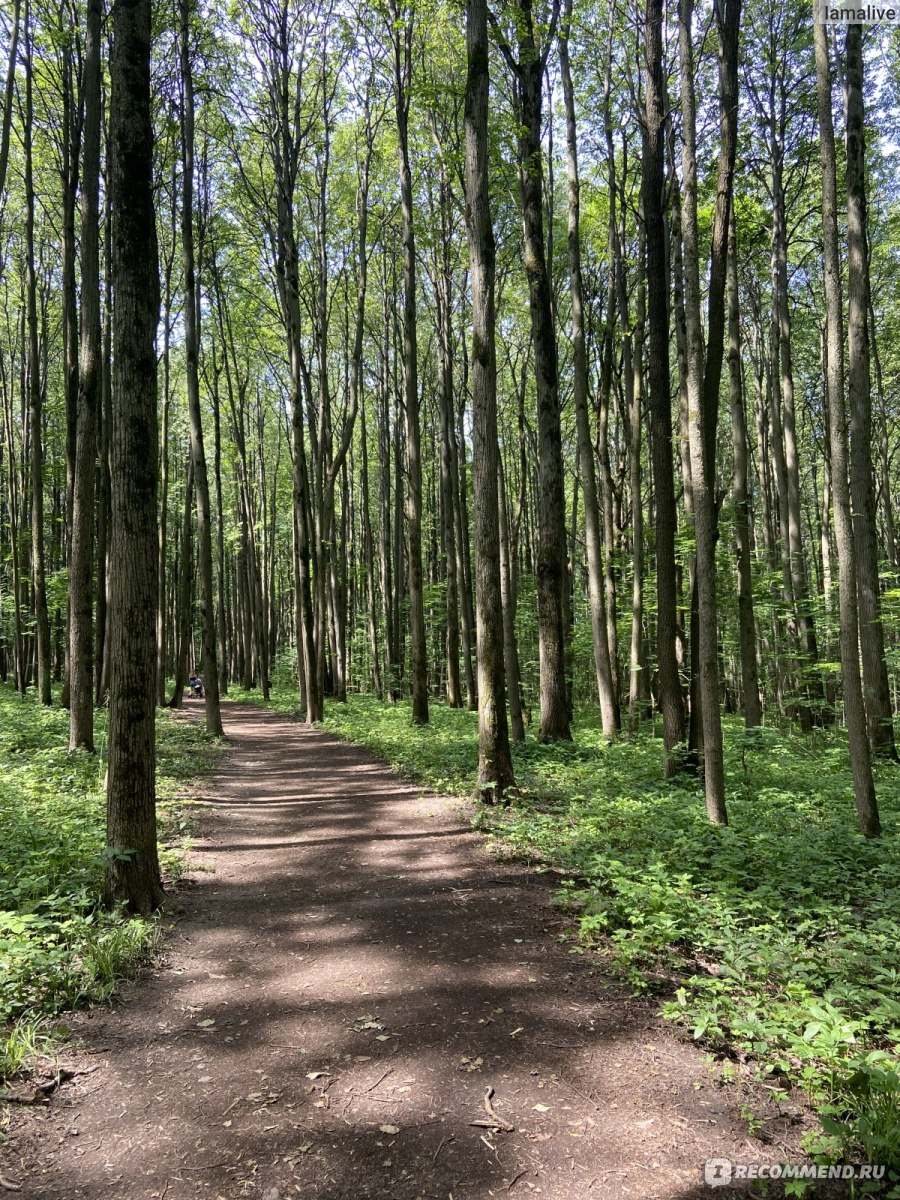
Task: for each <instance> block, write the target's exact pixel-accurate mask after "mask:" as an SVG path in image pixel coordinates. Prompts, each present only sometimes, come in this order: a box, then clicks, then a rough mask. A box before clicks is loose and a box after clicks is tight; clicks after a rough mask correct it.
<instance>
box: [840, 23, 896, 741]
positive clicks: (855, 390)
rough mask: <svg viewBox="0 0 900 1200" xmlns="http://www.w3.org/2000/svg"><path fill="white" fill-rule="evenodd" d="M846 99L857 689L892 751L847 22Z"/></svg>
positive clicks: (857, 88)
mask: <svg viewBox="0 0 900 1200" xmlns="http://www.w3.org/2000/svg"><path fill="white" fill-rule="evenodd" d="M844 69H845V71H846V81H847V89H846V97H847V100H846V103H847V259H848V262H847V292H848V296H847V327H848V339H847V340H848V355H847V357H848V364H847V366H848V378H849V398H850V494H851V497H852V500H853V536H854V540H855V542H856V584H857V591H858V593H859V641H860V647H861V650H862V666H863V695H864V697H865V704H866V723H867V726H868V731H869V742H870V744H871V746H872V750H873V751H874V753H875V754H876V755H878V757H880V758H892V759H896V758H897V748H896V746H895V744H894V722H893V714H892V712H891V694H890V689H889V687H888V677H887V663H886V660H885V653H884V627H883V625H882V623H881V595H880V591H879V582H878V541H877V529H876V517H875V468H874V464H873V462H872V380H871V372H870V366H869V330H868V317H869V247H868V228H867V226H868V216H867V213H866V123H865V111H864V105H863V59H862V26H861V25H848V26H847V40H846V45H845V50H844Z"/></svg>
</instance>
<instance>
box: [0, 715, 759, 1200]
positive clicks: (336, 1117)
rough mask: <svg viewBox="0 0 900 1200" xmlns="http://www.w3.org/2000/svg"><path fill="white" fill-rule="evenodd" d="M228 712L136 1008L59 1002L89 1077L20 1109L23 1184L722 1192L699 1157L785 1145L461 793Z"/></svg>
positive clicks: (311, 734) (387, 1193)
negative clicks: (493, 852)
mask: <svg viewBox="0 0 900 1200" xmlns="http://www.w3.org/2000/svg"><path fill="white" fill-rule="evenodd" d="M191 707H194V705H191ZM197 707H199V706H197ZM223 709H224V718H225V726H226V732H227V734H228V736H229V738H230V739H231V741H232V745H233V749H232V751H231V752H230V753H229V754H228V756H227V758H226V759H225V760H224V763H223V765H222V766H221V768H220V769H219V770H218V771H217V773H216V774H215V775H214V776H213V777H212V778H211V779H209V780H203V781H202V783H201V787H202V791H203V795H204V799H203V804H204V805H205V807H206V812H205V813H204V814H203V815H202V818H201V822H200V828H199V832H198V837H197V839H196V843H195V851H194V852H193V853H192V854H191V868H190V876H189V881H188V885H187V886H186V887H185V888H184V889H183V890H182V893H181V900H182V902H183V905H184V912H183V913H182V914H181V915H180V916H179V917H177V918H170V919H169V921H168V922H167V924H168V923H171V926H172V927H171V929H170V930H169V931H168V933H167V936H166V938H165V941H164V949H163V954H162V958H161V959H160V960H158V961H157V962H156V964H155V965H154V967H153V968H152V969H151V970H148V971H146V972H144V973H143V975H142V976H141V978H140V979H139V981H138V983H137V984H136V985H134V986H131V987H129V988H128V989H127V990H126V993H125V995H124V996H123V998H122V999H121V1001H119V1002H117V1003H116V1004H115V1006H114V1007H112V1008H111V1009H97V1010H94V1011H93V1012H89V1013H83V1014H80V1015H77V1016H76V1017H74V1018H73V1019H72V1021H71V1022H70V1023H71V1024H72V1025H73V1026H74V1028H75V1031H76V1039H77V1041H78V1043H80V1045H81V1047H82V1049H81V1050H79V1051H77V1052H76V1051H68V1052H67V1053H66V1055H65V1056H64V1057H65V1061H66V1063H67V1064H68V1065H73V1066H75V1067H76V1068H78V1069H79V1070H80V1071H81V1072H82V1073H80V1074H78V1075H76V1076H75V1078H74V1079H73V1080H72V1081H71V1082H69V1083H67V1084H65V1085H64V1086H63V1087H62V1088H61V1089H60V1090H59V1092H58V1093H57V1094H56V1095H55V1096H54V1098H53V1102H52V1104H51V1105H50V1106H49V1107H47V1108H45V1109H41V1110H30V1111H28V1112H17V1113H16V1114H15V1115H14V1119H13V1125H12V1130H11V1136H10V1140H9V1142H8V1144H7V1146H6V1149H5V1152H4V1154H3V1164H2V1175H4V1176H6V1177H7V1178H9V1177H12V1178H13V1179H15V1180H18V1181H19V1182H20V1183H21V1185H22V1190H21V1192H20V1193H17V1195H21V1196H22V1197H23V1198H24V1197H28V1198H34V1200H189V1198H193V1197H196V1196H202V1197H210V1198H211V1200H212V1198H222V1200H237V1198H240V1197H251V1198H254V1200H288V1198H289V1197H292V1196H301V1197H304V1198H306V1200H313V1198H315V1200H359V1198H362V1197H370V1198H378V1200H415V1198H416V1197H422V1200H425V1198H428V1200H431V1198H434V1200H448V1197H452V1198H453V1200H473V1198H474V1200H487V1197H490V1196H507V1195H510V1196H512V1197H513V1198H514V1200H519V1198H521V1197H527V1196H534V1195H541V1196H543V1197H544V1198H545V1200H570V1198H573V1200H574V1198H576V1197H577V1198H578V1200H590V1198H594V1197H637V1198H640V1200H650V1198H651V1197H657V1198H660V1200H661V1198H663V1197H665V1198H666V1200H688V1198H691V1197H697V1198H699V1197H704V1196H706V1197H709V1196H712V1195H715V1196H718V1197H722V1196H726V1195H729V1194H732V1193H731V1190H730V1189H725V1188H719V1189H717V1190H716V1191H715V1192H712V1191H710V1189H709V1188H707V1187H705V1186H704V1185H703V1184H701V1182H700V1174H699V1168H700V1166H701V1164H702V1163H703V1162H704V1161H705V1160H706V1159H707V1158H711V1157H717V1156H723V1157H726V1158H733V1159H739V1160H743V1161H748V1160H754V1159H758V1160H762V1161H768V1160H770V1159H771V1158H772V1157H773V1154H772V1149H771V1148H770V1149H769V1151H768V1153H767V1152H766V1149H765V1148H764V1147H761V1146H760V1145H759V1143H757V1142H753V1141H752V1140H749V1139H748V1138H747V1136H746V1134H745V1133H744V1132H743V1126H744V1123H743V1122H742V1121H741V1120H740V1119H739V1117H738V1115H737V1113H736V1112H735V1106H736V1104H737V1101H738V1099H739V1098H738V1097H737V1096H736V1095H735V1094H733V1093H731V1092H729V1091H724V1090H722V1089H720V1088H717V1087H716V1085H715V1083H714V1081H713V1080H712V1079H711V1078H710V1076H709V1075H708V1073H707V1070H706V1066H705V1060H704V1056H703V1054H702V1053H701V1052H700V1051H699V1050H696V1049H695V1048H694V1047H692V1046H689V1045H685V1044H683V1043H681V1042H679V1041H678V1040H677V1039H676V1038H675V1037H674V1036H673V1034H672V1033H671V1032H670V1031H669V1030H668V1029H667V1028H666V1027H665V1026H664V1025H663V1023H662V1022H660V1021H659V1020H658V1019H657V1018H656V1017H655V1016H654V1015H653V1006H652V1005H649V1004H647V1003H644V1002H641V1001H637V1000H634V999H631V998H630V997H628V996H627V995H624V994H623V993H622V991H621V990H620V989H619V988H617V987H616V986H615V985H613V984H611V983H610V982H609V981H607V980H605V979H604V978H603V976H602V975H600V974H598V973H597V970H596V967H595V966H592V964H591V963H590V962H589V961H588V960H586V959H583V958H580V957H578V956H575V955H573V954H571V953H569V951H568V948H567V946H566V945H564V944H562V943H561V942H560V941H559V938H558V934H559V932H560V928H561V919H560V915H559V913H558V912H557V911H556V910H555V909H554V908H553V906H552V904H551V896H552V891H551V886H552V885H550V884H549V883H548V881H547V879H546V878H545V877H541V876H539V875H536V874H535V873H534V872H531V871H529V870H527V869H525V868H523V867H520V866H517V865H510V864H508V863H503V862H499V861H497V860H496V859H495V858H493V857H491V856H490V855H489V854H488V852H487V851H486V850H485V849H484V847H483V842H482V839H481V838H480V837H479V836H478V835H476V834H473V833H472V832H471V831H470V830H469V829H468V827H467V824H466V822H465V818H464V815H463V814H461V811H460V805H459V802H458V801H452V800H448V799H445V798H442V797H437V796H433V795H427V794H423V793H422V792H421V791H420V790H419V789H418V788H417V787H415V786H412V785H410V784H408V783H405V782H403V781H401V780H400V779H398V777H397V776H396V775H394V774H393V773H392V772H391V771H390V770H389V769H388V768H387V767H385V766H384V765H383V764H380V763H378V762H376V761H375V760H374V759H373V758H372V757H371V756H369V755H368V754H367V753H365V752H364V751H362V750H360V749H358V748H356V747H353V746H350V745H347V744H344V743H342V742H339V741H336V740H335V739H334V738H332V737H329V736H328V735H326V734H324V733H322V732H318V731H312V730H308V729H306V728H303V727H302V726H300V725H298V724H296V723H295V722H293V721H291V720H289V719H288V718H286V717H283V716H279V715H277V714H273V713H271V712H266V711H261V710H258V709H252V708H247V707H243V706H240V705H236V704H232V703H226V704H225V705H224V706H223ZM86 1068H87V1070H86ZM85 1071H86V1073H85ZM489 1087H490V1088H493V1089H494V1092H493V1106H494V1109H495V1112H496V1116H497V1117H498V1118H499V1123H504V1124H506V1125H507V1126H508V1127H509V1129H508V1130H507V1131H504V1130H503V1129H499V1130H497V1129H494V1130H492V1129H491V1128H489V1127H488V1126H487V1125H485V1122H489V1121H490V1117H489V1116H488V1112H487V1110H486V1107H485V1103H484V1098H485V1092H486V1089H488V1088H489ZM478 1122H481V1123H480V1124H478Z"/></svg>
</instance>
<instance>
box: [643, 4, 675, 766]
mask: <svg viewBox="0 0 900 1200" xmlns="http://www.w3.org/2000/svg"><path fill="white" fill-rule="evenodd" d="M662 20H663V11H662V0H646V7H645V19H644V54H645V65H646V73H645V94H644V106H645V116H644V127H643V137H644V146H643V159H644V164H643V183H642V206H643V210H644V227H645V229H646V236H647V330H648V337H649V348H650V357H649V369H648V373H647V382H648V390H649V401H650V458H651V464H652V470H653V484H654V489H655V490H654V499H655V505H656V507H655V532H656V593H657V600H656V603H657V614H656V643H657V670H658V672H659V706H660V708H661V709H662V717H663V739H664V744H665V750H666V774H667V775H674V774H676V772H677V771H678V770H679V761H678V758H677V756H676V754H675V748H676V746H678V745H679V744H680V743H681V742H683V741H684V731H685V726H684V701H683V700H682V696H681V683H680V681H679V678H678V661H677V658H676V641H677V630H678V615H677V607H676V597H675V480H674V472H673V468H672V401H671V393H670V384H669V303H668V297H669V288H668V279H667V270H666V224H665V200H664V190H663V189H664V162H665V120H666V118H665V108H664V90H663V89H664V82H663V70H662Z"/></svg>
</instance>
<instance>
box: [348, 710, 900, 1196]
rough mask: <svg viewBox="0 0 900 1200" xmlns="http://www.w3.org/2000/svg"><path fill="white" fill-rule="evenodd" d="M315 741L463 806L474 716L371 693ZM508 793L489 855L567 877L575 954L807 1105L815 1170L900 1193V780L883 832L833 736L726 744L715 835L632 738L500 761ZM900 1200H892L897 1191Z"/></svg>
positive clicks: (887, 780) (471, 778)
mask: <svg viewBox="0 0 900 1200" xmlns="http://www.w3.org/2000/svg"><path fill="white" fill-rule="evenodd" d="M325 727H326V728H327V729H328V730H329V731H330V732H332V733H335V734H337V735H338V736H340V737H343V738H346V739H348V740H351V741H354V742H358V743H360V744H362V745H365V746H367V747H368V748H369V749H371V750H372V751H374V752H375V753H376V754H378V755H379V756H380V757H381V758H383V759H385V760H386V761H387V762H388V763H390V764H391V766H393V767H394V768H396V769H397V770H398V771H400V772H401V773H403V774H404V775H407V776H409V777H411V778H414V779H416V780H418V781H420V782H421V783H423V784H425V785H427V786H428V787H430V788H434V789H437V790H440V791H443V792H449V793H452V794H456V795H471V794H472V793H473V791H474V785H475V773H476V768H477V739H476V716H475V714H472V713H467V712H461V711H452V710H450V709H448V708H446V706H444V705H434V706H433V707H432V715H431V723H430V724H429V726H428V727H427V728H416V727H414V726H412V724H411V722H410V714H409V708H408V706H407V705H406V704H401V705H398V706H396V707H393V708H390V707H386V706H383V705H381V704H379V703H378V702H377V701H375V700H373V699H371V698H366V697H353V698H352V699H351V701H350V703H349V704H347V705H336V704H330V705H329V706H328V711H327V715H326V721H325ZM514 758H515V769H516V779H517V783H518V785H519V794H518V795H517V797H516V798H515V800H514V802H513V804H512V805H511V806H510V807H509V808H507V809H495V810H493V809H492V810H481V812H480V813H479V816H478V818H477V823H478V824H479V825H480V826H481V827H482V828H485V829H486V830H487V832H488V834H489V836H490V837H491V838H492V839H493V840H494V842H495V844H496V845H497V846H498V848H500V849H501V850H502V851H503V852H506V853H512V854H514V855H516V856H518V857H521V858H524V859H528V860H532V861H538V862H541V863H544V864H547V865H551V864H552V865H553V866H555V867H556V868H558V869H560V870H562V871H563V872H564V873H565V878H564V881H563V886H562V889H561V895H560V899H561V901H562V903H563V904H564V907H565V909H566V910H567V912H569V913H570V914H571V928H570V936H571V949H572V952H573V953H584V952H586V951H587V950H588V949H590V950H591V951H592V952H595V953H598V954H600V955H602V956H604V957H605V958H606V960H607V961H608V963H609V965H610V967H611V968H612V969H613V970H615V971H616V972H617V973H618V974H620V975H622V976H624V977H625V978H626V979H627V980H628V981H629V982H630V984H631V985H632V986H633V987H634V988H636V989H637V990H639V991H643V992H651V993H653V994H654V995H656V996H658V997H659V999H660V1002H661V1009H662V1013H663V1015H664V1016H665V1017H666V1018H668V1019H669V1020H672V1021H675V1022H677V1023H679V1024H680V1025H682V1026H684V1027H685V1028H686V1029H687V1030H689V1031H690V1034H691V1036H693V1037H694V1038H695V1039H696V1040H697V1041H698V1042H701V1043H702V1044H704V1045H706V1046H708V1047H711V1048H713V1049H714V1050H715V1051H717V1052H719V1053H720V1054H721V1055H723V1056H728V1057H730V1058H732V1059H737V1060H739V1061H741V1062H743V1063H745V1064H747V1067H748V1070H749V1071H750V1072H751V1073H755V1074H757V1075H758V1076H761V1077H766V1078H768V1079H770V1080H775V1081H781V1082H783V1083H786V1084H787V1083H789V1084H791V1085H799V1086H802V1087H803V1088H804V1089H805V1090H806V1092H807V1095H808V1097H809V1099H810V1102H811V1103H813V1104H815V1105H816V1107H817V1108H818V1109H819V1112H820V1116H821V1119H822V1124H823V1132H822V1135H821V1136H820V1137H818V1138H816V1139H815V1140H814V1142H813V1143H812V1144H811V1145H810V1149H811V1150H812V1151H814V1152H816V1153H818V1154H820V1155H822V1156H823V1157H824V1158H829V1157H831V1158H834V1157H835V1156H837V1155H854V1156H856V1157H858V1158H861V1159H862V1160H863V1161H869V1162H874V1163H885V1164H886V1165H888V1166H889V1167H891V1168H893V1171H894V1173H895V1183H896V1182H900V1076H898V1058H900V837H898V818H900V771H898V769H897V768H896V767H892V766H884V767H881V768H880V769H879V773H878V781H877V783H878V795H879V801H880V805H881V811H882V821H883V825H884V835H883V837H882V838H880V839H878V840H874V841H873V840H866V839H864V838H862V837H861V836H860V835H859V834H858V833H857V831H856V827H855V815H854V807H853V787H852V779H851V775H850V767H849V759H848V753H847V748H846V743H845V742H844V740H843V739H842V737H841V736H840V734H839V733H836V732H829V733H823V732H820V731H817V732H816V733H815V734H813V735H811V736H808V737H803V736H801V735H799V734H797V733H794V732H792V731H783V730H777V729H762V730H756V731H753V732H751V733H748V732H746V731H744V730H743V728H742V727H741V726H740V725H739V724H738V723H736V722H731V723H729V724H728V726H727V729H726V770H727V785H728V797H729V801H728V803H729V817H730V822H731V824H730V825H729V827H728V828H727V829H717V828H714V827H713V826H711V825H710V824H709V823H708V822H707V820H706V817H705V812H704V806H703V799H702V794H701V791H700V787H699V784H698V783H697V781H696V780H693V779H690V778H682V779H679V780H674V781H668V782H667V781H665V780H664V779H663V778H662V770H661V767H662V753H661V743H660V741H659V740H658V739H656V738H655V737H653V736H652V734H651V732H650V731H649V730H648V731H645V732H644V733H642V734H641V735H640V736H638V737H636V738H634V739H633V740H625V739H623V740H621V741H619V742H616V743H614V744H607V743H606V742H605V741H604V740H603V739H602V737H601V736H600V734H599V731H598V729H597V721H596V719H595V718H594V717H593V715H592V714H588V715H586V716H585V717H583V718H582V719H580V720H578V721H577V722H576V727H575V736H574V740H573V742H572V743H571V744H558V745H541V744H540V743H538V742H537V741H536V740H535V739H534V738H533V737H529V739H528V741H527V742H526V743H525V744H524V745H522V746H518V747H516V748H515V750H514ZM892 1194H897V1195H900V1191H897V1192H896V1193H892Z"/></svg>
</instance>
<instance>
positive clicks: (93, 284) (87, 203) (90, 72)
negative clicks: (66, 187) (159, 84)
mask: <svg viewBox="0 0 900 1200" xmlns="http://www.w3.org/2000/svg"><path fill="white" fill-rule="evenodd" d="M102 16H103V6H102V3H101V0H88V5H87V27H86V36H85V55H84V83H83V87H84V165H83V169H82V194H81V362H80V370H79V385H78V401H77V411H76V422H75V479H74V485H73V496H72V531H71V536H72V544H71V560H70V568H69V573H70V582H69V589H70V601H69V605H70V617H71V627H70V630H69V670H70V680H71V684H70V696H69V749H71V750H77V749H83V750H89V751H93V749H94V627H93V604H92V598H91V591H92V582H93V580H92V575H93V557H94V473H95V470H96V464H95V458H96V414H97V401H98V398H99V395H100V374H101V371H102V365H103V364H102V347H101V344H100V127H101V104H102V98H101V91H100V85H101V61H100V55H101V21H102Z"/></svg>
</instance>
